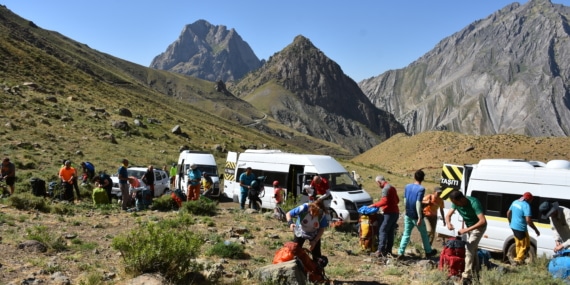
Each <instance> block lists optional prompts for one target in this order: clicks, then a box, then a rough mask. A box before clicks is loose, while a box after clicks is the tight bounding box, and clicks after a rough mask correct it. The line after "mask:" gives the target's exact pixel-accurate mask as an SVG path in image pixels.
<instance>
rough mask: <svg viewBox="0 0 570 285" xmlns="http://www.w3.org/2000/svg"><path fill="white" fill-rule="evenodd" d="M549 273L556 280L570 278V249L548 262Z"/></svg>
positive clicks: (559, 253)
mask: <svg viewBox="0 0 570 285" xmlns="http://www.w3.org/2000/svg"><path fill="white" fill-rule="evenodd" d="M548 272H550V274H552V277H554V278H560V279H566V278H568V277H569V276H570V249H565V250H562V251H560V252H558V253H557V254H555V255H554V256H553V258H552V259H551V260H550V262H548Z"/></svg>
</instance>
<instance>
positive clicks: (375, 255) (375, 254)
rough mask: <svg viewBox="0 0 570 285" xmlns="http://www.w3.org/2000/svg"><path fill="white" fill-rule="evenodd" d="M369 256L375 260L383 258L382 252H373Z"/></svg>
mask: <svg viewBox="0 0 570 285" xmlns="http://www.w3.org/2000/svg"><path fill="white" fill-rule="evenodd" d="M370 255H372V256H374V257H376V258H381V257H384V255H383V254H382V252H380V251H376V252H373V253H371V254H370Z"/></svg>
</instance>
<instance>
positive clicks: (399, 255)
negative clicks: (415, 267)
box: [396, 254, 404, 260]
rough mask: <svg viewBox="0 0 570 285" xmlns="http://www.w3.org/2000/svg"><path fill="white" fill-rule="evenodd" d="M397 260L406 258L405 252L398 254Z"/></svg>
mask: <svg viewBox="0 0 570 285" xmlns="http://www.w3.org/2000/svg"><path fill="white" fill-rule="evenodd" d="M396 260H404V255H403V254H398V255H396Z"/></svg>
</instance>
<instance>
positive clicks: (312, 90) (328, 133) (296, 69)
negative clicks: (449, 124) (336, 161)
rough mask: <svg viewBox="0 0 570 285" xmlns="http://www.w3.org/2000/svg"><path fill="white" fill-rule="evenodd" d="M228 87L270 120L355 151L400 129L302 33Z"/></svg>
mask: <svg viewBox="0 0 570 285" xmlns="http://www.w3.org/2000/svg"><path fill="white" fill-rule="evenodd" d="M232 92H233V93H234V94H235V95H236V96H238V97H240V98H242V99H244V100H246V101H248V102H249V103H251V104H252V105H253V106H255V107H256V108H257V109H259V110H264V111H265V112H267V113H268V115H270V116H271V117H272V118H273V119H274V120H275V121H277V122H279V123H281V124H283V125H285V126H288V127H290V128H292V129H294V130H296V131H298V132H301V133H303V134H307V135H310V136H313V137H316V138H320V139H322V140H325V141H328V142H332V143H335V144H339V145H341V146H342V147H344V148H346V149H348V150H350V151H351V152H352V153H354V154H358V153H362V152H364V151H366V150H368V149H370V148H371V147H373V146H375V145H377V144H379V143H380V142H382V141H383V140H385V139H387V138H389V137H390V136H392V135H394V134H396V133H399V132H404V128H403V127H402V125H400V124H399V123H398V122H397V121H396V120H395V118H394V117H393V116H392V115H391V114H389V113H387V112H385V111H382V110H380V109H378V108H376V107H375V106H374V105H373V104H372V103H371V102H370V101H369V100H368V98H366V96H365V95H364V94H363V93H362V91H361V90H360V88H358V85H357V84H356V82H354V81H353V80H352V79H350V78H349V77H348V76H346V75H345V74H344V73H343V72H342V69H341V68H340V66H339V65H338V64H336V63H335V62H333V61H332V60H330V59H329V58H328V57H327V56H326V55H325V54H323V53H322V52H321V51H320V50H319V49H317V48H316V47H315V46H314V45H313V44H312V43H311V42H310V41H309V40H308V39H307V38H305V37H303V36H297V37H296V38H295V39H294V41H293V43H291V44H290V45H289V46H287V47H285V48H284V49H283V50H282V51H280V52H278V53H276V54H274V55H273V56H272V57H270V58H269V59H268V61H267V63H265V64H264V65H263V67H261V68H260V69H259V70H256V71H254V72H252V73H251V74H249V75H248V76H246V77H244V79H242V80H240V81H239V82H238V84H237V85H236V86H235V87H233V89H232Z"/></svg>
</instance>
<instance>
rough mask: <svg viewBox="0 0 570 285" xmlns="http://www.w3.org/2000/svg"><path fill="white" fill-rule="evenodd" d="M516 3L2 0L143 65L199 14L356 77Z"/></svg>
mask: <svg viewBox="0 0 570 285" xmlns="http://www.w3.org/2000/svg"><path fill="white" fill-rule="evenodd" d="M514 2H517V1H509V0H477V1H475V0H436V1H423V0H413V1H410V0H395V1H394V0H390V1H388V0H366V1H364V0H363V1H358V0H357V1H346V0H344V1H337V0H329V1H317V0H309V1H299V0H290V1H269V0H265V1H260V0H246V1H236V0H218V1H204V0H202V1H195V0H185V1H182V0H180V1H173V0H162V1H149V0H136V1H127V0H98V1H88V0H76V1H70V0H51V1H46V0H0V3H1V4H3V5H5V6H6V7H7V8H8V9H10V10H11V11H12V12H14V13H16V14H18V15H19V16H21V17H23V18H25V19H27V20H30V21H33V22H34V23H35V24H36V25H38V26H40V27H41V28H44V29H48V30H53V31H57V32H59V33H61V34H63V35H65V36H67V37H69V38H72V39H74V40H76V41H78V42H81V43H84V44H87V45H89V46H90V47H91V48H93V49H96V50H98V51H101V52H105V53H108V54H111V55H113V56H116V57H119V58H122V59H125V60H128V61H131V62H135V63H138V64H140V65H143V66H149V65H150V63H151V61H152V59H153V58H154V57H155V56H157V55H158V54H160V53H162V52H164V51H165V50H166V48H167V47H168V45H169V44H171V43H172V42H174V41H175V40H176V39H177V38H178V36H179V35H180V32H181V31H182V29H183V27H184V26H185V25H187V24H192V23H194V22H195V21H197V20H200V19H203V20H206V21H208V22H210V23H211V24H213V25H224V26H226V27H227V28H228V29H232V28H233V29H235V30H236V31H237V33H238V34H239V35H240V36H241V37H242V39H243V40H245V41H246V42H247V43H248V44H249V45H250V46H251V48H252V49H253V51H254V52H255V54H256V55H257V57H259V58H260V59H267V58H268V57H269V56H271V55H273V54H274V53H276V52H279V51H280V50H282V49H283V48H285V47H286V46H287V45H288V44H290V43H291V42H292V41H293V39H294V38H295V36H297V35H303V36H305V37H307V38H309V39H310V40H311V41H312V43H313V44H314V45H315V46H316V47H317V48H319V49H320V50H321V51H322V52H324V53H325V54H326V55H327V56H328V57H329V58H330V59H332V60H334V61H335V62H337V63H338V64H339V65H340V66H341V68H342V69H343V71H344V73H345V74H347V75H348V76H350V77H351V78H352V79H353V80H355V81H357V82H358V81H361V80H363V79H366V78H369V77H372V76H376V75H379V74H381V73H383V72H385V71H387V70H390V69H397V68H402V67H405V66H407V65H408V64H410V63H412V62H413V61H414V60H416V59H418V58H419V57H421V56H422V55H423V54H425V53H427V52H428V51H430V50H431V49H432V48H433V47H434V46H435V45H436V44H437V43H438V42H439V41H441V40H442V39H443V38H445V37H447V36H450V35H452V34H453V33H455V32H458V31H459V30H461V29H462V28H464V27H465V26H467V25H468V24H470V23H472V22H474V21H476V20H479V19H483V18H486V17H487V16H489V15H490V14H492V13H493V12H495V11H497V10H499V9H501V8H503V7H505V6H506V5H509V4H510V3H514ZM518 2H519V3H521V4H524V3H526V2H527V0H524V1H522V0H521V1H518ZM552 2H553V3H556V4H563V5H566V6H568V5H570V0H552Z"/></svg>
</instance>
